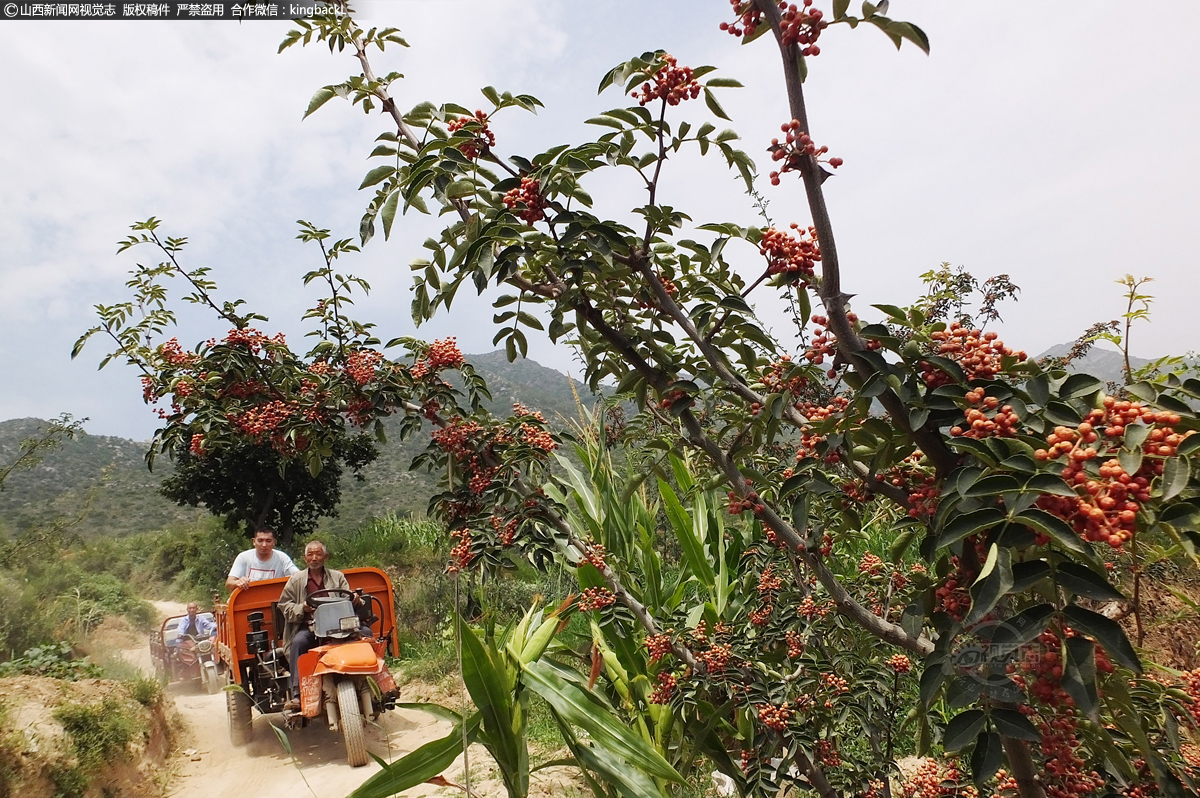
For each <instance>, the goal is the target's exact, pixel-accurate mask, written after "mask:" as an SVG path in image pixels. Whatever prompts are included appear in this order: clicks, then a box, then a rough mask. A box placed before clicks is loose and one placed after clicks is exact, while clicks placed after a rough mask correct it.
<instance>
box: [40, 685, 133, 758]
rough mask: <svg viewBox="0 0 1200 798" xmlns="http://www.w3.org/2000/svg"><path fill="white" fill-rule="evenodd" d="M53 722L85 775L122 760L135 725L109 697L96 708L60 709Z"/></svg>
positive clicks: (94, 705)
mask: <svg viewBox="0 0 1200 798" xmlns="http://www.w3.org/2000/svg"><path fill="white" fill-rule="evenodd" d="M54 719H55V720H57V721H58V722H59V723H61V724H62V727H63V730H64V731H65V732H66V733H67V737H68V738H69V739H70V741H71V749H72V751H73V752H74V754H75V758H76V760H77V761H78V763H79V768H80V769H81V770H82V771H83V772H85V773H93V772H95V771H96V770H99V768H100V766H101V765H103V764H104V762H106V761H107V760H110V759H115V758H118V757H122V756H125V755H126V754H127V753H128V750H127V746H128V745H129V742H130V741H131V740H132V739H133V735H134V733H135V732H136V731H137V723H136V722H135V721H134V719H133V718H132V717H130V715H129V712H128V710H127V709H126V708H125V707H124V706H122V704H121V702H120V701H119V700H118V699H116V698H115V697H113V696H106V697H105V698H104V700H103V701H101V702H100V703H99V704H74V703H67V704H62V705H60V706H59V707H58V708H57V709H55V710H54Z"/></svg>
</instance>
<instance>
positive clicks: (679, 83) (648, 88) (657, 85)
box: [632, 53, 702, 105]
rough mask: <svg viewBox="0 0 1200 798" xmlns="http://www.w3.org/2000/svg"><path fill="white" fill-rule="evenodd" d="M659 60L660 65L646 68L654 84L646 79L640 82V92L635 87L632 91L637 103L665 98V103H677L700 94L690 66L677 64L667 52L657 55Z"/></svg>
mask: <svg viewBox="0 0 1200 798" xmlns="http://www.w3.org/2000/svg"><path fill="white" fill-rule="evenodd" d="M659 61H660V62H661V63H662V66H661V67H659V68H657V69H653V68H652V67H647V69H646V72H647V73H648V76H649V78H650V80H652V81H654V85H651V84H650V82H649V81H647V82H646V83H643V84H642V88H641V92H640V93H639V92H638V90H637V89H634V90H633V92H632V93H633V96H634V99H636V100H637V101H638V105H646V104H648V103H652V102H654V101H655V100H665V101H666V103H667V105H679V103H681V102H683V101H684V100H694V99H696V98H697V97H699V96H700V89H701V88H702V87H701V85H700V84H699V83H698V82H697V81H696V78H695V77H694V76H693V75H692V68H691V67H686V66H685V67H681V66H679V65H678V61H676V60H675V57H674V56H672V55H668V54H667V53H663V54H662V55H661V56H659ZM652 69H653V71H651V70H652Z"/></svg>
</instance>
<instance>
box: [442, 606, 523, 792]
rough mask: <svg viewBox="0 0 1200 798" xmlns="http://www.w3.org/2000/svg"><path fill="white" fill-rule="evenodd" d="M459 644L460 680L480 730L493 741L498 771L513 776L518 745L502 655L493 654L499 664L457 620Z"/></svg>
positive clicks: (520, 742) (473, 634)
mask: <svg viewBox="0 0 1200 798" xmlns="http://www.w3.org/2000/svg"><path fill="white" fill-rule="evenodd" d="M458 630H459V636H460V638H461V640H462V680H463V683H464V684H465V685H466V687H467V692H468V693H469V694H470V696H471V701H472V702H473V703H474V704H475V706H476V707H478V708H479V713H480V715H482V717H483V730H484V731H485V732H486V733H487V735H488V736H489V737H490V738H491V739H492V741H493V743H494V745H493V746H492V751H491V754H492V757H493V758H494V759H495V760H496V764H497V765H499V766H500V768H501V769H504V770H507V771H509V772H510V773H511V772H513V771H514V770H515V768H516V766H517V762H518V760H519V759H520V752H519V751H518V746H520V745H524V741H523V740H521V741H518V740H517V738H516V737H515V736H514V734H513V705H512V690H511V688H510V687H509V679H508V678H507V676H506V675H505V673H504V670H503V669H504V665H503V664H502V663H503V658H504V654H503V653H502V652H496V654H497V658H499V659H501V663H497V662H496V661H495V659H493V657H492V656H491V654H490V653H489V651H488V649H487V648H486V647H485V646H484V644H483V642H482V641H481V640H480V639H479V638H478V637H477V636H476V635H475V632H473V631H472V630H471V628H470V627H469V626H467V624H466V623H465V622H463V620H462V619H461V618H459V620H458Z"/></svg>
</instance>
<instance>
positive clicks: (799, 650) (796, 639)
mask: <svg viewBox="0 0 1200 798" xmlns="http://www.w3.org/2000/svg"><path fill="white" fill-rule="evenodd" d="M784 640H786V641H787V651H788V654H787V655H788V658H790V659H800V657H802V656H804V636H803V635H801V634H800V633H799V632H797V631H795V630H791V629H789V630H788V632H787V634H785V635H784Z"/></svg>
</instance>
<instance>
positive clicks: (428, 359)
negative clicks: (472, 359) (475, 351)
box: [412, 336, 466, 380]
mask: <svg viewBox="0 0 1200 798" xmlns="http://www.w3.org/2000/svg"><path fill="white" fill-rule="evenodd" d="M456 340H457V339H455V337H454V336H450V337H449V338H442V339H441V340H438V341H434V342H433V343H432V344H430V346H429V351H428V352H426V353H425V356H424V357H419V358H417V360H416V362H415V363H413V365H412V376H413V379H417V380H419V379H421V378H423V377H425V376H427V375H429V374H436V373H438V372H439V371H441V370H442V369H456V368H461V367H462V365H463V363H465V362H466V358H464V357H463V353H462V352H461V351H459V348H458V344H457V343H456Z"/></svg>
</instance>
